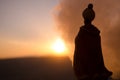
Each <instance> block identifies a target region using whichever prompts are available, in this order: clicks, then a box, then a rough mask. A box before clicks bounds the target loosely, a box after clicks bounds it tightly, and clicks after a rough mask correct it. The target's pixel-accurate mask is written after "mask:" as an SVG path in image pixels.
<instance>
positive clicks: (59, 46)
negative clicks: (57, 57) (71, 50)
mask: <svg viewBox="0 0 120 80" xmlns="http://www.w3.org/2000/svg"><path fill="white" fill-rule="evenodd" d="M52 49H53V51H54V52H55V53H56V54H63V53H64V54H65V51H66V46H65V43H64V41H63V40H62V39H61V38H58V39H56V41H55V43H54V44H53V46H52Z"/></svg>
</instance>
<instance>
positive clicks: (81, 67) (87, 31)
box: [73, 24, 112, 80]
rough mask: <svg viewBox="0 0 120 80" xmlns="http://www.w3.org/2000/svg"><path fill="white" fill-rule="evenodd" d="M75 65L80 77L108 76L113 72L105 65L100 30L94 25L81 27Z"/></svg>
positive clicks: (76, 47)
mask: <svg viewBox="0 0 120 80" xmlns="http://www.w3.org/2000/svg"><path fill="white" fill-rule="evenodd" d="M73 67H74V71H75V74H76V75H77V77H78V78H79V79H82V78H85V77H88V78H90V77H98V76H106V77H108V76H110V75H111V74H112V73H111V72H109V71H108V70H107V69H106V68H105V66H104V61H103V56H102V49H101V37H100V31H99V30H98V29H97V28H96V27H95V26H94V25H91V24H90V25H84V26H82V27H80V30H79V32H78V35H77V36H76V38H75V51H74V63H73ZM89 80H90V79H89Z"/></svg>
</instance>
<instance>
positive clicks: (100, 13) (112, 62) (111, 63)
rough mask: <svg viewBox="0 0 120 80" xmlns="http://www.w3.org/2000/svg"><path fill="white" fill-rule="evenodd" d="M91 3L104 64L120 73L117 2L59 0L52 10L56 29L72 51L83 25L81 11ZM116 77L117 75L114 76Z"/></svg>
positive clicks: (113, 0)
mask: <svg viewBox="0 0 120 80" xmlns="http://www.w3.org/2000/svg"><path fill="white" fill-rule="evenodd" d="M90 2H92V3H93V5H94V10H95V12H96V18H95V20H94V22H93V24H94V25H95V26H96V27H98V28H99V29H100V30H101V37H102V48H103V55H104V59H105V63H106V65H107V67H108V68H109V69H111V70H112V71H114V72H115V73H117V72H118V73H120V63H119V61H120V49H119V48H120V43H119V41H120V37H119V35H120V23H119V21H120V7H119V3H120V1H119V0H106V1H105V0H100V1H99V0H94V1H89V0H60V2H59V4H58V5H57V6H56V8H55V10H54V19H55V22H56V23H57V28H58V30H59V31H60V33H61V35H62V37H63V38H64V40H65V41H66V42H67V43H69V44H71V45H72V46H71V49H70V50H71V54H72V55H73V53H74V52H73V51H74V38H75V36H76V34H77V33H78V31H79V28H80V26H82V25H83V19H82V15H81V14H82V11H83V10H84V9H85V8H86V7H87V5H88V3H90ZM116 75H117V74H116Z"/></svg>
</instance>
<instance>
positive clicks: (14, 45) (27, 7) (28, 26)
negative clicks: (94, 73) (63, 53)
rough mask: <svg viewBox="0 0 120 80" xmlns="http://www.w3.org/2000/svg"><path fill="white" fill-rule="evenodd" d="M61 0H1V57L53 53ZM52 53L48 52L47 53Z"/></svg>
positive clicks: (57, 34)
mask: <svg viewBox="0 0 120 80" xmlns="http://www.w3.org/2000/svg"><path fill="white" fill-rule="evenodd" d="M57 4H58V0H0V58H9V57H21V56H36V55H39V56H41V55H51V53H52V51H51V44H52V43H53V41H55V39H56V37H59V33H58V32H57V31H56V29H55V24H54V20H53V17H52V12H53V9H54V7H55V6H56V5H57ZM47 53H48V54H47Z"/></svg>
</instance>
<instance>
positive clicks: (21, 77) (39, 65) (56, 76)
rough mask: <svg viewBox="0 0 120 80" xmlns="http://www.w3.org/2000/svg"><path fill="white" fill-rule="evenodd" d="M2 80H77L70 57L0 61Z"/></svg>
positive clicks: (0, 79) (0, 76) (0, 77)
mask: <svg viewBox="0 0 120 80" xmlns="http://www.w3.org/2000/svg"><path fill="white" fill-rule="evenodd" d="M0 80H75V75H74V72H73V69H72V62H71V61H70V59H69V58H68V57H41V58H18V59H7V60H0Z"/></svg>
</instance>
